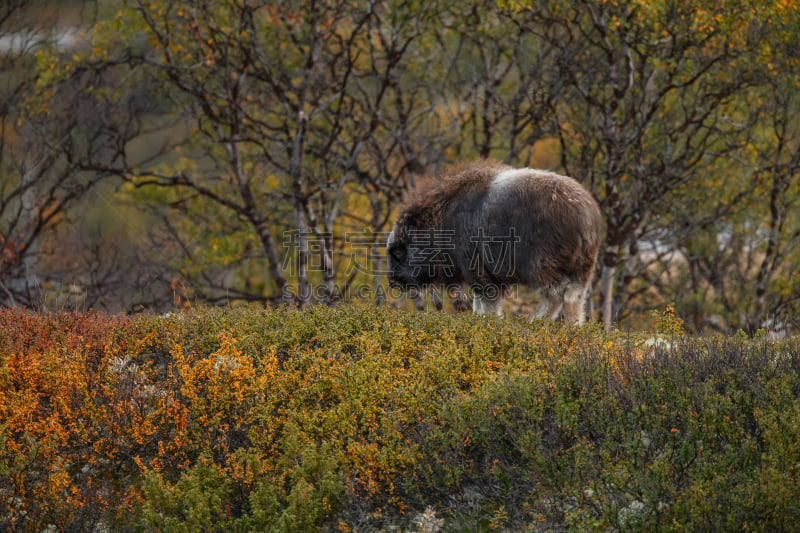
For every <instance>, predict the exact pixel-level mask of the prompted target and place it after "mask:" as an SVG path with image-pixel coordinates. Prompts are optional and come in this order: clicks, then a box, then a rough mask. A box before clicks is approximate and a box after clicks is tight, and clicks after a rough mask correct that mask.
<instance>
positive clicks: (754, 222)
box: [0, 0, 800, 331]
mask: <svg viewBox="0 0 800 533" xmlns="http://www.w3.org/2000/svg"><path fill="white" fill-rule="evenodd" d="M67 6H69V9H70V10H72V11H71V12H75V10H77V11H79V12H80V13H81V16H80V17H73V19H72V20H68V19H67V21H66V22H64V19H62V21H61V22H60V24H53V25H52V27H58V28H59V30H60V31H61V32H62V33H63V31H64V29H65V27H66V28H69V29H70V30H76V31H77V32H80V31H82V32H83V35H84V38H83V39H82V40H81V42H80V43H79V44H78V45H76V46H75V47H74V48H72V49H70V50H68V51H66V50H63V47H60V46H59V44H58V40H57V39H53V38H50V39H39V38H38V37H37V40H36V45H35V46H31V47H30V48H29V49H26V50H24V51H20V50H17V51H13V52H12V51H11V50H9V49H8V47H6V49H4V50H5V52H4V53H5V56H4V57H5V59H4V61H5V63H4V73H5V74H4V77H3V86H2V91H3V95H2V98H3V102H4V104H3V106H2V107H1V108H0V111H2V113H3V118H4V122H3V123H4V127H3V132H2V133H3V139H4V142H3V144H2V158H3V159H2V163H3V165H2V170H1V172H2V176H3V178H2V179H3V182H2V187H0V194H2V197H0V200H1V201H2V204H0V209H2V210H3V211H2V212H0V222H2V226H0V232H2V238H3V239H4V241H3V246H4V255H3V259H2V260H3V263H2V267H3V269H2V271H0V272H2V274H1V275H0V283H2V286H0V290H2V298H3V300H2V304H3V305H26V306H33V307H36V306H37V305H41V299H42V294H46V293H47V291H48V290H52V288H50V287H49V286H47V287H45V286H44V285H43V284H42V280H45V279H47V280H54V281H53V283H54V284H55V283H56V282H57V283H60V284H62V285H61V286H64V285H65V284H66V285H68V284H72V285H73V286H75V287H79V288H82V290H85V294H87V295H94V296H93V297H89V298H87V302H86V303H84V304H82V305H86V306H90V305H91V306H95V307H98V306H99V307H106V308H108V309H114V310H134V309H139V308H142V307H145V308H155V309H166V308H169V307H171V306H173V305H176V304H185V303H187V302H189V301H193V300H196V301H204V302H209V303H221V302H235V301H258V302H264V303H268V302H291V303H297V304H300V305H304V304H308V303H317V302H319V303H328V304H330V303H334V302H336V301H338V300H340V299H342V298H352V297H355V298H364V299H372V300H378V301H381V300H383V299H385V290H384V288H383V287H384V285H383V278H382V275H381V273H382V269H383V266H382V265H383V256H382V244H383V242H384V241H385V232H386V231H387V230H388V229H389V226H390V224H391V221H392V213H393V210H394V209H395V207H396V206H397V205H398V203H399V202H400V201H402V198H403V196H404V194H405V192H406V191H407V190H409V189H410V188H412V187H414V186H415V184H416V181H417V179H418V178H419V177H420V176H423V175H426V176H427V175H434V174H436V173H437V172H438V171H439V170H440V169H441V168H442V167H443V166H444V165H445V164H447V163H450V162H455V161H460V160H465V159H473V158H476V157H494V158H497V159H501V160H504V161H506V162H508V163H509V164H513V165H521V166H535V167H542V168H549V169H552V170H555V171H559V172H563V173H566V174H568V175H571V176H573V177H575V178H576V179H578V180H579V181H581V182H582V183H583V184H584V185H586V186H587V187H588V188H589V189H590V190H591V191H592V192H593V193H594V194H595V196H596V197H597V198H598V201H599V202H600V203H601V207H602V209H603V213H604V218H605V227H604V230H605V240H604V246H603V248H602V250H601V254H600V258H599V268H598V275H597V284H596V288H597V290H596V291H595V294H596V296H595V298H594V299H593V302H592V304H593V307H594V308H595V309H596V311H595V316H596V317H597V319H598V320H602V321H603V322H604V323H605V324H606V325H607V326H610V325H612V324H618V325H620V326H621V327H640V326H646V325H647V321H648V317H649V316H650V311H651V310H652V309H657V308H663V307H664V306H665V305H667V304H674V306H675V309H676V310H677V312H678V313H679V314H681V316H682V318H684V320H685V322H686V324H687V326H688V327H693V328H695V329H696V330H704V329H708V328H712V329H719V330H723V331H733V330H736V329H746V330H748V331H755V330H756V329H758V328H761V327H766V326H769V327H777V325H778V324H787V323H790V322H791V319H792V317H793V316H796V312H797V301H798V295H799V294H800V290H798V277H797V274H795V272H796V271H797V268H796V267H797V263H798V259H799V254H800V250H798V241H799V240H800V221H799V220H798V217H797V215H796V213H797V202H798V193H800V191H798V177H797V171H798V164H800V152H798V131H797V127H796V124H797V123H798V121H797V111H798V102H797V97H796V94H797V84H798V80H799V79H800V78H798V57H800V54H798V50H797V46H798V45H797V44H796V43H798V42H800V33H798V32H800V28H798V26H797V25H798V22H797V20H800V17H798V8H797V6H796V5H795V4H794V3H790V2H783V1H777V0H775V1H771V2H754V1H753V2H750V1H746V2H721V3H720V2H706V1H702V0H692V1H690V2H675V1H670V0H659V1H655V2H645V1H633V2H629V1H626V2H622V1H613V0H612V1H604V2H599V1H592V0H539V1H534V2H518V1H516V0H500V1H494V2H489V1H479V2H467V1H463V0H455V1H450V2H439V1H438V0H437V1H433V2H382V1H377V0H372V1H366V2H356V3H353V2H345V1H343V0H328V1H315V0H303V1H300V2H281V1H270V2H267V1H264V0H261V1H257V0H225V1H223V2H211V1H209V0H178V1H172V2H166V1H155V0H149V1H145V0H124V1H122V2H104V1H102V0H96V1H95V2H91V3H89V2H78V3H75V2H43V1H42V2H39V3H36V2H33V1H32V0H30V1H23V0H15V1H14V2H11V3H8V4H7V7H4V8H2V9H4V10H6V11H5V12H0V17H2V18H0V42H2V40H1V39H2V35H3V34H5V35H10V36H14V38H15V39H16V36H17V35H23V34H27V35H37V36H39V35H42V32H41V31H40V30H39V29H38V26H36V25H35V24H34V23H32V22H31V20H33V19H30V17H31V14H34V15H36V14H41V13H44V12H55V11H53V10H54V9H56V10H57V8H60V9H66V7H67ZM76 6H78V7H76ZM6 12H7V13H8V14H7V15H5V16H3V15H4V13H6ZM23 15H24V16H23ZM26 17H27V18H26ZM26 143H27V144H26ZM40 175H41V176H40ZM34 181H35V182H37V185H36V186H35V187H34V186H32V185H31V184H32V183H33V182H34ZM47 184H49V185H47ZM48 187H50V188H48ZM98 203H99V204H103V205H105V206H106V207H105V208H104V209H101V210H99V211H98V210H97V205H98ZM79 213H80V214H81V216H79V217H78V216H76V215H77V214H79ZM34 219H35V220H38V221H39V225H40V226H41V227H40V229H38V230H35V231H33V233H28V229H24V230H23V228H29V227H32V226H31V220H34ZM78 221H79V222H80V224H78V223H77V222H78ZM90 221H94V226H92V223H90ZM59 228H60V229H59ZM23 234H24V235H27V237H25V238H23V237H22V235H23ZM33 235H35V236H34V237H32V236H33ZM47 235H50V236H52V237H46V236H47ZM45 242H47V243H48V245H47V246H45V244H44V243H45ZM37 243H38V244H37ZM80 243H83V244H80ZM48 246H49V248H48ZM59 246H61V248H60V249H61V250H63V253H61V252H59V253H55V250H56V249H57V248H58V247H59ZM51 248H52V251H53V253H52V254H50V255H51V256H57V257H60V258H61V259H59V260H58V261H48V259H47V256H48V253H49V252H50V251H51ZM45 252H48V253H45ZM54 286H55V285H54ZM33 288H36V290H33ZM35 294H38V295H39V296H37V297H34V295H35ZM37 298H38V299H37Z"/></svg>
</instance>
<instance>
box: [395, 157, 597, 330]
mask: <svg viewBox="0 0 800 533" xmlns="http://www.w3.org/2000/svg"><path fill="white" fill-rule="evenodd" d="M601 226H602V216H601V213H600V208H599V207H598V205H597V202H596V201H595V200H594V198H593V197H592V195H591V194H590V193H589V192H588V191H587V190H586V189H584V188H583V187H582V186H581V185H580V184H579V183H578V182H577V181H575V180H573V179H572V178H569V177H566V176H561V175H558V174H554V173H552V172H546V171H540V170H533V169H527V168H524V169H514V168H511V167H509V166H507V165H504V164H502V163H499V162H497V161H492V160H480V161H477V162H474V163H469V164H466V165H461V166H457V167H454V168H451V169H449V170H448V171H447V173H446V175H445V176H443V178H442V179H441V180H439V181H438V182H436V183H434V184H433V185H432V186H430V187H428V188H427V189H425V190H422V191H418V192H416V193H415V194H414V195H412V197H411V199H410V200H409V202H408V203H407V204H406V205H405V206H404V207H403V209H401V211H400V214H399V217H398V220H397V223H396V224H395V226H394V228H393V229H392V232H391V234H390V235H389V238H388V240H387V243H386V251H387V256H388V266H389V271H388V278H389V284H390V286H392V287H396V288H402V289H411V288H420V287H424V286H425V285H429V284H434V283H443V284H450V283H454V284H461V283H466V284H468V285H469V286H470V287H471V288H472V289H473V311H475V312H476V313H479V314H497V315H500V314H502V304H503V297H504V296H505V291H506V290H507V288H508V287H510V286H512V285H513V284H523V285H527V286H529V287H531V288H533V289H536V290H538V291H539V294H540V296H541V297H540V300H539V305H538V308H537V309H536V312H535V313H534V315H533V318H544V319H555V318H557V317H558V316H560V315H561V313H562V311H563V314H564V316H565V317H566V318H567V320H569V321H571V322H574V323H578V324H580V323H583V321H584V319H585V312H584V299H585V297H586V295H587V293H588V290H589V287H590V285H591V281H592V278H593V272H594V266H595V262H596V259H597V252H598V249H599V246H600V240H601V229H602V228H601ZM491 289H493V290H491Z"/></svg>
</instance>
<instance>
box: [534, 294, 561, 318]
mask: <svg viewBox="0 0 800 533" xmlns="http://www.w3.org/2000/svg"><path fill="white" fill-rule="evenodd" d="M563 294H564V292H563V290H559V289H558V288H554V287H548V288H545V289H541V290H540V291H539V297H540V300H539V306H538V307H537V308H536V311H534V313H533V315H532V316H531V320H535V319H537V318H538V319H544V320H547V319H550V320H555V319H556V318H558V314H559V313H560V312H561V305H562V301H563Z"/></svg>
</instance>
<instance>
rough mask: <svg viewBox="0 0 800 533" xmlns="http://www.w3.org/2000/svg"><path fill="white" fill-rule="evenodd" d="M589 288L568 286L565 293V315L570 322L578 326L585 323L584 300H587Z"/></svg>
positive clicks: (586, 286)
mask: <svg viewBox="0 0 800 533" xmlns="http://www.w3.org/2000/svg"><path fill="white" fill-rule="evenodd" d="M588 288H589V286H588V284H587V285H579V284H572V285H567V290H566V291H564V314H565V315H566V319H567V321H568V322H570V323H572V324H577V325H581V324H583V323H584V322H585V320H586V315H585V314H584V300H585V299H586V291H587V290H588Z"/></svg>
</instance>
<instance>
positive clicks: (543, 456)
mask: <svg viewBox="0 0 800 533" xmlns="http://www.w3.org/2000/svg"><path fill="white" fill-rule="evenodd" d="M660 325H661V328H662V329H664V330H666V333H664V334H662V335H660V336H658V337H656V338H651V339H646V338H644V337H638V336H634V335H626V334H620V333H617V334H612V335H609V334H604V333H602V332H600V331H599V330H597V329H595V328H593V327H591V326H590V327H585V328H582V329H574V328H571V327H567V326H563V325H558V324H541V323H534V324H528V323H527V322H523V321H521V320H516V319H513V318H506V319H502V320H495V319H487V318H480V317H474V316H471V315H465V316H450V315H444V314H432V313H416V314H415V313H407V312H401V311H397V310H392V309H389V308H372V307H344V308H336V309H329V308H314V309H309V310H306V311H298V310H270V311H260V310H259V311H256V310H245V309H234V310H224V311H223V310H196V311H192V312H188V313H186V314H178V315H172V316H169V317H154V316H137V317H111V316H105V315H98V314H86V315H66V314H62V315H34V314H27V313H22V312H15V311H2V312H0V529H2V530H10V529H19V530H29V531H41V530H45V529H46V530H50V531H54V530H67V531H92V530H95V531H108V530H120V531H129V530H130V531H154V530H161V531H201V530H205V531H229V530H231V531H287V532H297V531H335V530H342V531H360V532H365V531H381V530H382V531H420V532H421V531H437V530H439V531H490V530H494V529H497V530H513V531H547V530H553V531H563V530H575V531H586V530H589V531H591V530H600V531H604V530H622V531H655V530H661V531H668V530H688V531H696V530H716V531H720V530H743V529H747V530H762V531H788V530H791V529H793V528H795V527H796V524H798V523H800V399H798V397H800V394H799V393H800V376H799V375H798V374H799V372H800V343H798V341H797V340H796V339H794V340H789V341H785V342H780V343H774V342H769V341H767V340H764V339H755V340H749V339H744V338H738V337H737V338H721V337H720V338H705V339H692V338H686V337H683V336H680V332H679V329H680V328H679V324H677V323H676V322H675V321H673V320H671V319H670V318H669V316H668V315H666V317H665V318H663V319H662V321H661V324H660Z"/></svg>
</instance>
